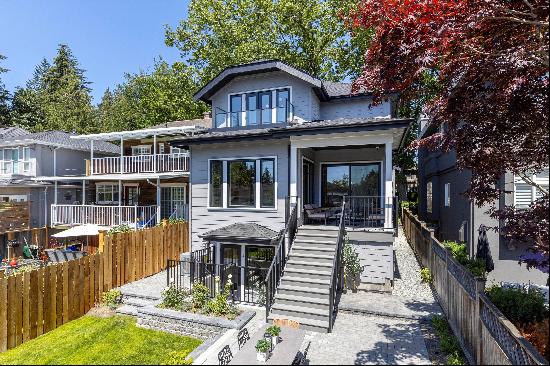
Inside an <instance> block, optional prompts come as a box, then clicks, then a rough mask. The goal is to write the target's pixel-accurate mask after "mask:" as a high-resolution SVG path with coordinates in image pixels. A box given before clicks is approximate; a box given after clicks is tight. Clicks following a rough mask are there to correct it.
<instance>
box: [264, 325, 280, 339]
mask: <svg viewBox="0 0 550 366" xmlns="http://www.w3.org/2000/svg"><path fill="white" fill-rule="evenodd" d="M265 331H266V333H269V334H270V335H271V336H272V337H278V336H279V334H281V328H280V327H278V326H276V325H271V326H269V327H268V328H267V329H266V330H265Z"/></svg>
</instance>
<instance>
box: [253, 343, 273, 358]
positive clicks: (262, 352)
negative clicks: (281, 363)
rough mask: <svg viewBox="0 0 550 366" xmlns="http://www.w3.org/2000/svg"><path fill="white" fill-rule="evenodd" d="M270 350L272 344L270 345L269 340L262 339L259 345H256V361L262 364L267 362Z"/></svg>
mask: <svg viewBox="0 0 550 366" xmlns="http://www.w3.org/2000/svg"><path fill="white" fill-rule="evenodd" d="M270 348H271V344H269V342H268V341H267V340H265V339H260V340H259V341H258V343H256V359H257V360H258V361H260V362H266V361H267V357H268V356H269V349H270Z"/></svg>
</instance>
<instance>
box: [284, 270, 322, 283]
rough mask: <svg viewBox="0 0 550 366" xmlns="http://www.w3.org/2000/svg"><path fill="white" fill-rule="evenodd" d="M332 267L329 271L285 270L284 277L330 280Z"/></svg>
mask: <svg viewBox="0 0 550 366" xmlns="http://www.w3.org/2000/svg"><path fill="white" fill-rule="evenodd" d="M331 269H332V267H331V268H330V269H329V270H307V269H295V268H286V269H285V275H289V276H294V277H296V276H301V277H304V278H311V279H316V280H330V276H331V274H332V272H331Z"/></svg>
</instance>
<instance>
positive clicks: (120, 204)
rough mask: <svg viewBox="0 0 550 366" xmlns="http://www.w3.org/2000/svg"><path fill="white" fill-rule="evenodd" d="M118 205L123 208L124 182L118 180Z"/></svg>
mask: <svg viewBox="0 0 550 366" xmlns="http://www.w3.org/2000/svg"><path fill="white" fill-rule="evenodd" d="M118 205H119V206H122V181H121V180H120V179H119V180H118Z"/></svg>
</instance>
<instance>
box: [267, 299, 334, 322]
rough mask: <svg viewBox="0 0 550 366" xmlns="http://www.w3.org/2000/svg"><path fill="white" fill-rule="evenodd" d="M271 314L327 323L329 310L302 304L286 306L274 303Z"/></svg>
mask: <svg viewBox="0 0 550 366" xmlns="http://www.w3.org/2000/svg"><path fill="white" fill-rule="evenodd" d="M271 312H272V314H279V315H283V316H284V317H289V316H294V317H298V318H302V319H310V320H326V321H328V315H329V314H328V313H329V310H324V309H315V308H312V307H308V306H307V305H305V306H304V304H299V305H288V304H279V303H275V304H273V306H272V307H271Z"/></svg>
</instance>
